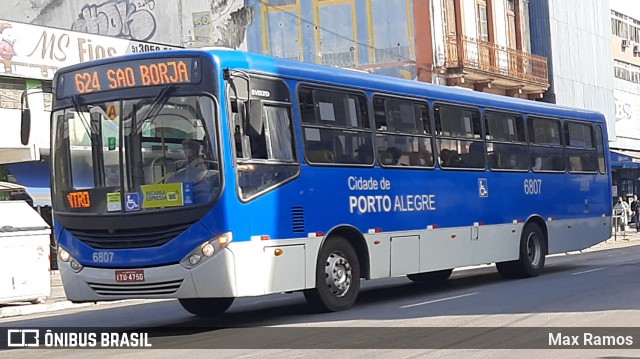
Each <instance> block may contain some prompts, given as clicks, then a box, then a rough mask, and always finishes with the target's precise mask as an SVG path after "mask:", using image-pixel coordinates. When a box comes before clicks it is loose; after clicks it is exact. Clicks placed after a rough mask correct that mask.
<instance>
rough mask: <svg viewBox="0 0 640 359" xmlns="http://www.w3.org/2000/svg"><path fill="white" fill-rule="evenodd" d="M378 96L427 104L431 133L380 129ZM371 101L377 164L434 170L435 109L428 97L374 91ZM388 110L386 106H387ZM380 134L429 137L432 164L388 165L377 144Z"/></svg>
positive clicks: (384, 98) (388, 166)
mask: <svg viewBox="0 0 640 359" xmlns="http://www.w3.org/2000/svg"><path fill="white" fill-rule="evenodd" d="M376 98H381V99H383V100H391V101H393V100H397V101H398V100H399V101H404V102H409V103H412V104H413V105H424V106H426V109H427V121H428V124H429V133H427V134H426V135H421V134H410V133H406V132H399V131H390V130H387V131H380V130H378V128H377V126H378V125H377V122H376V114H375V109H374V100H375V99H376ZM369 102H370V107H371V108H370V112H371V116H370V117H371V121H372V124H373V125H372V132H373V137H374V142H373V143H374V148H373V152H374V155H375V157H376V161H375V162H376V164H378V165H379V166H380V167H382V168H388V169H395V168H402V169H419V170H426V169H428V170H433V169H435V168H436V162H438V161H437V160H436V155H435V151H434V149H435V137H434V133H435V131H434V121H433V110H432V106H431V105H430V104H429V101H428V100H426V99H421V98H417V97H412V96H411V97H409V96H400V95H394V94H389V93H385V92H374V93H372V94H371V97H370V99H369ZM385 110H386V107H385ZM378 134H381V135H390V136H402V137H409V138H414V137H417V138H429V139H430V146H429V147H430V148H428V150H429V151H431V161H432V164H431V165H425V166H415V165H401V164H395V165H386V164H383V163H382V161H381V158H380V152H379V148H378V145H377V139H378Z"/></svg>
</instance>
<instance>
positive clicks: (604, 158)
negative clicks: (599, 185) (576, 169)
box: [593, 123, 608, 175]
mask: <svg viewBox="0 0 640 359" xmlns="http://www.w3.org/2000/svg"><path fill="white" fill-rule="evenodd" d="M593 125H594V126H593V129H594V131H595V132H594V137H595V141H596V156H597V158H598V173H599V174H601V175H606V174H607V173H608V171H607V167H608V166H607V153H606V151H605V148H604V130H603V129H602V124H601V123H594V124H593ZM598 135H600V146H601V147H602V161H603V164H602V167H600V153H599V152H598Z"/></svg>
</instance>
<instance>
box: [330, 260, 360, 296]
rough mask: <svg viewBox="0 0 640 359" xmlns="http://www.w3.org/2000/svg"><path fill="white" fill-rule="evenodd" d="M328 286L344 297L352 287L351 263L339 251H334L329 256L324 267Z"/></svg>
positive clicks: (334, 292) (332, 291) (333, 291)
mask: <svg viewBox="0 0 640 359" xmlns="http://www.w3.org/2000/svg"><path fill="white" fill-rule="evenodd" d="M324 273H325V279H326V281H327V287H329V290H330V291H331V293H332V294H333V295H334V296H336V297H343V296H344V295H345V294H346V293H347V292H348V291H349V288H350V287H351V281H352V278H353V274H352V272H351V264H350V263H349V261H348V260H347V259H346V258H345V257H343V256H342V254H340V253H338V252H333V253H331V255H329V258H327V262H326V264H325V267H324Z"/></svg>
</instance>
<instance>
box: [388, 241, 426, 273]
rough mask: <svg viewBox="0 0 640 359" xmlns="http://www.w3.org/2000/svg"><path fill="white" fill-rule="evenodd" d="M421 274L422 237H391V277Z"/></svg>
mask: <svg viewBox="0 0 640 359" xmlns="http://www.w3.org/2000/svg"><path fill="white" fill-rule="evenodd" d="M419 272H420V236H402V237H391V276H392V277H393V276H398V275H405V274H410V273H419Z"/></svg>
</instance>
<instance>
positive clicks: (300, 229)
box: [291, 207, 305, 233]
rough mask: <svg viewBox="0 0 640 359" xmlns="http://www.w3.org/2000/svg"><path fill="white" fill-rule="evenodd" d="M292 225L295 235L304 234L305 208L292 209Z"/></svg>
mask: <svg viewBox="0 0 640 359" xmlns="http://www.w3.org/2000/svg"><path fill="white" fill-rule="evenodd" d="M291 225H292V229H293V232H294V233H304V232H305V230H304V208H303V207H291Z"/></svg>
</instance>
